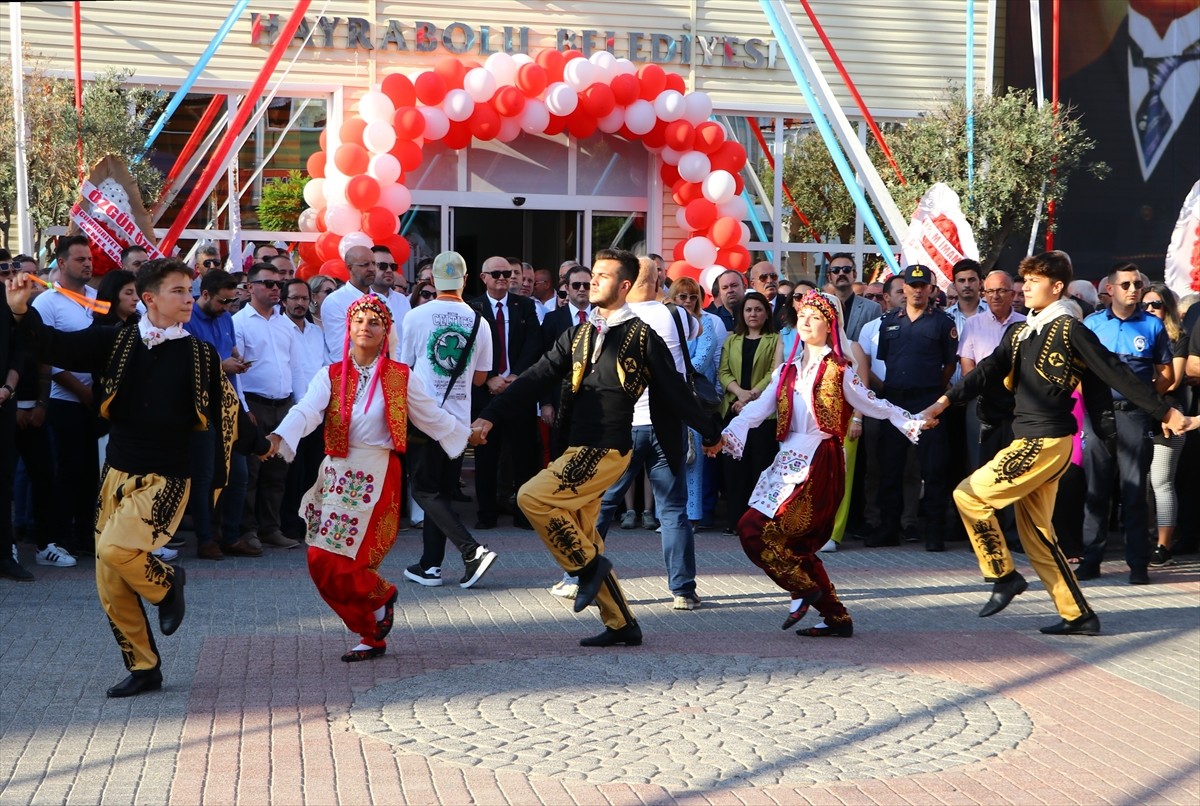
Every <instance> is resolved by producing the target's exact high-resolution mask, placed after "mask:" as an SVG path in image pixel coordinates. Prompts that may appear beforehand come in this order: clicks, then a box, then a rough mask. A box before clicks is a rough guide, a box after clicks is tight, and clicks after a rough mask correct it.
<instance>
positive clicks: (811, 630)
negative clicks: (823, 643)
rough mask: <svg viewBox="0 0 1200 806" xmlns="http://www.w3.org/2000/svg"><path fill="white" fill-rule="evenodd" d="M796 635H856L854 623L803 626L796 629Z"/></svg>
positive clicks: (815, 636) (833, 636)
mask: <svg viewBox="0 0 1200 806" xmlns="http://www.w3.org/2000/svg"><path fill="white" fill-rule="evenodd" d="M796 635H803V636H806V637H808V638H849V637H850V636H852V635H854V625H853V624H837V625H834V626H830V625H826V626H824V627H803V628H801V629H799V630H796Z"/></svg>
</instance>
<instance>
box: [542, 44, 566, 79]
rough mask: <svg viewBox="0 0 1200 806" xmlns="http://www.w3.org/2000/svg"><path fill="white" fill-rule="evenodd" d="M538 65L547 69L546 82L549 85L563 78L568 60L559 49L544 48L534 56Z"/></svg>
mask: <svg viewBox="0 0 1200 806" xmlns="http://www.w3.org/2000/svg"><path fill="white" fill-rule="evenodd" d="M534 61H535V62H537V65H538V66H539V67H541V68H542V69H543V70H545V71H546V84H547V86H549V85H550V84H553V83H554V82H555V81H562V80H563V67H564V66H565V65H566V63H567V60H566V59H565V58H564V57H563V55H562V54H561V53H559V52H558V51H557V50H543V51H542V52H541V53H539V54H538V55H537V56H535V57H534Z"/></svg>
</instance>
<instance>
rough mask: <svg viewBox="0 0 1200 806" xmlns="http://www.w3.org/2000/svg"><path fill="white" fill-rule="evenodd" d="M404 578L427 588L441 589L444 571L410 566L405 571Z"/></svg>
mask: <svg viewBox="0 0 1200 806" xmlns="http://www.w3.org/2000/svg"><path fill="white" fill-rule="evenodd" d="M404 578H405V579H407V580H409V581H411V582H415V583H417V584H418V585H424V586H425V587H427V588H440V587H441V586H442V569H440V568H422V567H421V566H420V565H410V566H409V567H408V568H405V569H404Z"/></svg>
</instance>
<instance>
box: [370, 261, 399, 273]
mask: <svg viewBox="0 0 1200 806" xmlns="http://www.w3.org/2000/svg"><path fill="white" fill-rule="evenodd" d="M375 265H376V266H377V267H378V268H379V270H380V271H395V270H396V268H397V267H398V266H399V265H400V264H399V263H388V262H387V261H384V260H377V261H375Z"/></svg>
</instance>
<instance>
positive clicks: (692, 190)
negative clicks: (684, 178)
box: [675, 182, 704, 206]
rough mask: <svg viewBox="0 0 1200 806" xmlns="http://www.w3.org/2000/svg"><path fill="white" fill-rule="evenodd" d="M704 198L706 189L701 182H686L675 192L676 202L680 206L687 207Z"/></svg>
mask: <svg viewBox="0 0 1200 806" xmlns="http://www.w3.org/2000/svg"><path fill="white" fill-rule="evenodd" d="M703 198H704V189H703V188H702V187H701V186H700V183H699V182H684V183H683V184H682V185H680V186H679V189H678V190H676V191H675V201H676V202H677V203H679V204H682V205H684V206H687V205H689V204H691V203H692V202H694V201H695V200H696V199H703Z"/></svg>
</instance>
